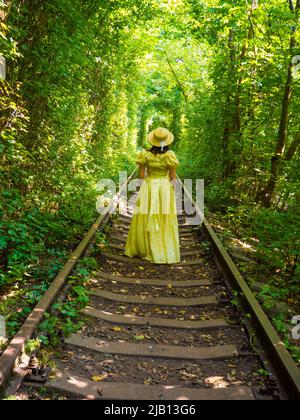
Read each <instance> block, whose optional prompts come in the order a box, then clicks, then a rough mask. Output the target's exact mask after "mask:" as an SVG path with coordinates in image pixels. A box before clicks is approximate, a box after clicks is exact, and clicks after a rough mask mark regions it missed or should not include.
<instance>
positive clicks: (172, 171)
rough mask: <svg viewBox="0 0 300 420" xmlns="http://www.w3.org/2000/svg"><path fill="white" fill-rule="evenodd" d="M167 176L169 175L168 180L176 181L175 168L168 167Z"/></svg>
mask: <svg viewBox="0 0 300 420" xmlns="http://www.w3.org/2000/svg"><path fill="white" fill-rule="evenodd" d="M169 177H170V181H171V182H172V181H176V179H177V175H176V168H170V169H169Z"/></svg>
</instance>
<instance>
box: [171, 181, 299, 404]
mask: <svg viewBox="0 0 300 420" xmlns="http://www.w3.org/2000/svg"><path fill="white" fill-rule="evenodd" d="M179 182H180V184H181V185H182V188H183V190H184V192H185V194H186V196H187V197H188V199H189V200H190V201H191V202H192V203H193V207H194V209H195V211H196V212H197V214H198V216H199V217H200V218H201V220H202V226H201V227H202V230H203V232H204V234H205V236H206V238H207V239H208V240H209V241H210V243H211V244H212V247H213V251H214V254H215V257H216V259H217V262H218V264H219V265H220V267H221V268H222V270H223V272H224V274H225V276H226V278H227V280H228V281H229V283H230V285H231V287H232V288H233V289H234V290H236V291H238V292H239V295H240V298H241V299H240V301H241V304H242V307H243V310H244V311H245V313H250V314H251V324H252V326H253V328H254V330H255V332H256V334H257V336H258V338H259V339H260V341H261V343H262V345H263V348H264V350H265V352H266V354H267V356H268V358H269V363H270V364H271V366H272V368H273V369H274V372H275V374H276V376H277V379H278V381H279V382H280V384H281V386H282V388H283V390H284V391H285V393H286V394H287V397H288V398H290V399H297V400H298V399H300V370H299V368H298V366H297V364H296V363H295V362H294V360H293V359H292V357H291V355H290V353H289V352H288V350H287V348H286V347H285V345H284V343H283V342H282V340H281V338H280V337H279V335H278V333H277V332H276V330H275V328H274V327H273V325H272V323H271V321H270V320H269V318H268V317H267V315H266V314H265V312H264V311H263V309H262V307H261V306H260V304H259V302H258V301H257V299H256V298H255V296H254V295H253V293H252V291H251V289H250V288H249V286H248V285H247V283H246V281H245V279H244V278H243V276H242V275H241V273H240V272H239V270H238V268H237V266H236V265H235V263H234V262H233V260H232V259H231V257H230V255H229V254H228V252H227V250H226V249H225V248H224V246H223V244H222V243H221V241H220V239H219V238H218V236H217V235H216V233H215V232H214V230H213V228H212V227H211V225H210V224H209V222H208V220H207V219H206V218H205V216H204V214H203V212H202V211H201V210H200V209H199V207H198V206H197V205H196V203H195V201H194V200H193V197H192V196H191V194H190V193H189V191H188V190H187V189H186V188H185V186H184V184H183V183H182V181H181V180H180V179H179Z"/></svg>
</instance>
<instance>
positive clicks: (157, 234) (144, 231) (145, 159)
mask: <svg viewBox="0 0 300 420" xmlns="http://www.w3.org/2000/svg"><path fill="white" fill-rule="evenodd" d="M136 163H137V164H139V165H141V164H142V165H146V168H147V176H146V178H145V181H144V182H143V184H142V186H141V189H140V192H139V194H138V198H137V202H136V207H135V210H134V215H133V219H132V222H131V226H130V230H129V234H128V238H127V242H126V247H125V255H127V256H129V257H134V256H138V257H140V258H142V259H145V260H147V261H151V262H153V263H156V264H174V263H178V262H180V249H179V233H178V220H177V210H176V198H175V191H174V187H173V185H172V184H171V182H170V179H169V174H168V171H169V169H170V168H176V167H177V166H178V165H179V162H178V160H177V158H176V155H175V153H174V152H173V151H171V150H169V151H167V152H166V153H164V154H157V155H154V154H153V153H151V152H150V151H147V150H143V151H142V152H140V154H139V155H138V157H137V159H136Z"/></svg>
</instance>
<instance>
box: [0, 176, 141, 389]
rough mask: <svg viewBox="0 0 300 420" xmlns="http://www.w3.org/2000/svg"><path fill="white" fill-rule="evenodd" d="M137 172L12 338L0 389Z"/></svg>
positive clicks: (0, 369) (0, 365) (0, 370)
mask: <svg viewBox="0 0 300 420" xmlns="http://www.w3.org/2000/svg"><path fill="white" fill-rule="evenodd" d="M135 173H136V169H135V170H134V172H133V173H132V174H131V175H130V177H129V178H128V179H127V181H126V182H125V183H124V184H123V186H122V187H121V188H120V191H119V192H118V194H116V195H115V196H114V197H113V198H112V200H111V201H110V204H109V205H108V207H107V208H106V209H105V212H104V213H103V214H102V215H100V216H99V217H98V219H97V220H96V222H95V223H94V224H93V226H92V227H91V229H90V230H89V232H88V233H87V234H86V236H85V237H84V238H83V240H82V241H81V242H80V244H79V245H78V247H77V248H76V250H75V251H74V252H73V253H72V254H71V255H70V257H69V259H68V261H67V262H66V264H65V265H64V267H63V268H62V270H61V271H60V272H59V274H58V275H57V277H56V278H55V280H54V281H53V283H52V284H51V286H50V287H49V289H48V290H47V292H46V293H45V294H44V296H43V297H42V299H41V300H40V301H39V303H38V304H37V306H36V307H35V308H34V310H33V311H32V312H31V314H30V315H29V316H28V318H27V319H26V321H25V322H24V324H23V325H22V327H21V329H20V330H19V332H18V333H17V334H16V335H15V337H14V338H13V339H12V341H11V342H10V344H9V345H8V347H7V348H6V350H5V351H4V353H3V354H2V356H1V358H0V389H1V387H3V386H4V385H5V383H6V381H7V380H8V378H9V377H10V375H11V371H12V369H13V368H14V366H15V364H16V361H17V360H18V358H19V356H20V355H21V353H22V352H23V349H24V346H25V344H26V342H27V341H28V340H29V339H30V338H31V337H32V336H33V334H34V332H35V331H36V329H37V327H38V326H39V324H40V323H41V321H42V319H43V317H44V315H45V313H46V312H47V311H48V309H49V308H50V306H51V305H52V303H53V302H54V300H55V298H56V297H57V295H58V293H59V292H60V291H61V289H62V288H63V286H64V285H65V284H66V282H67V279H68V277H69V275H70V274H71V272H72V270H73V269H74V267H75V266H76V264H77V262H78V260H79V259H80V258H81V257H82V255H83V253H84V252H85V250H86V249H87V247H88V245H89V244H90V242H91V241H92V239H93V238H94V236H95V234H96V232H97V231H98V230H99V229H100V227H102V226H104V225H105V224H106V223H107V222H108V220H109V218H110V214H111V212H112V211H114V210H115V208H116V206H117V205H118V203H119V200H120V197H121V195H122V193H123V192H124V191H125V189H126V188H127V185H128V183H129V181H130V180H131V179H132V178H133V176H134V175H135Z"/></svg>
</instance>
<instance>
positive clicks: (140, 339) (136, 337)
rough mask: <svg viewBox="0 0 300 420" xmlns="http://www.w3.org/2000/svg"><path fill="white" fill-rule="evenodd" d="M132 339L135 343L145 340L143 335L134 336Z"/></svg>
mask: <svg viewBox="0 0 300 420" xmlns="http://www.w3.org/2000/svg"><path fill="white" fill-rule="evenodd" d="M133 338H134V339H135V341H143V340H145V336H144V335H135V336H134V337H133Z"/></svg>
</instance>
